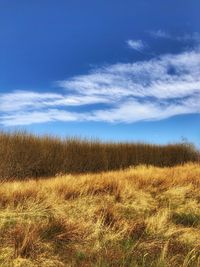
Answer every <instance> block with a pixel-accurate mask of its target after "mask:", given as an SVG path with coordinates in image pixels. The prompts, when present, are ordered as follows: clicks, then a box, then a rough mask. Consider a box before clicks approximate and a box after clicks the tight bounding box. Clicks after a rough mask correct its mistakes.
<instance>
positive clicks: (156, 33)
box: [149, 30, 171, 38]
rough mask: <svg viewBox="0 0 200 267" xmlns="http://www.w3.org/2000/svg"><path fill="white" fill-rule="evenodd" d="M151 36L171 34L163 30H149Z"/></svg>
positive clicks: (166, 36) (159, 36)
mask: <svg viewBox="0 0 200 267" xmlns="http://www.w3.org/2000/svg"><path fill="white" fill-rule="evenodd" d="M149 33H150V35H151V36H153V37H155V38H171V35H170V34H169V33H168V32H166V31H163V30H157V31H150V32H149Z"/></svg>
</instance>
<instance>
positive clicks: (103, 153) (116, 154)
mask: <svg viewBox="0 0 200 267" xmlns="http://www.w3.org/2000/svg"><path fill="white" fill-rule="evenodd" d="M198 158H199V153H198V151H197V150H196V149H195V148H194V147H193V146H192V145H191V144H187V143H180V144H170V145H166V146H161V145H151V144H142V143H135V144H134V143H102V142H100V141H89V140H78V139H59V138H55V137H49V136H43V137H38V136H33V135H30V134H26V133H22V132H19V133H11V134H9V133H3V132H2V133H0V179H1V180H2V179H15V178H19V179H22V178H23V179H24V178H38V177H47V176H55V175H57V174H61V173H62V174H66V173H88V172H100V171H109V170H117V169H124V168H127V167H129V166H136V165H139V164H145V165H154V166H159V167H164V166H168V167H169V166H175V165H177V164H184V163H186V162H195V161H197V160H198Z"/></svg>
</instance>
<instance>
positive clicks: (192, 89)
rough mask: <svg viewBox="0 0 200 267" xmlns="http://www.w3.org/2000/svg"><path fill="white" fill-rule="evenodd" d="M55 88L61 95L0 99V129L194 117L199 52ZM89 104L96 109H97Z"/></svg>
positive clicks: (107, 69) (106, 70)
mask: <svg viewBox="0 0 200 267" xmlns="http://www.w3.org/2000/svg"><path fill="white" fill-rule="evenodd" d="M57 85H58V86H59V87H61V88H62V90H63V91H62V93H59V94H58V93H38V92H28V91H14V92H11V93H9V94H8V93H7V94H6V93H4V94H1V95H0V124H2V125H4V126H12V125H27V124H31V123H44V122H49V121H106V122H125V123H129V122H136V121H141V120H160V119H165V118H168V117H171V116H175V115H181V114H190V113H200V50H199V49H193V50H191V51H188V52H184V53H180V54H177V55H172V54H168V55H163V56H160V57H156V58H153V59H151V60H146V61H139V62H134V63H118V64H113V65H108V66H103V67H101V68H97V69H93V70H92V71H91V72H90V73H88V74H85V75H79V76H75V77H72V78H70V79H67V80H64V81H59V82H57ZM95 104H99V105H98V108H97V106H96V105H95ZM102 104H103V105H102ZM80 106H87V109H80Z"/></svg>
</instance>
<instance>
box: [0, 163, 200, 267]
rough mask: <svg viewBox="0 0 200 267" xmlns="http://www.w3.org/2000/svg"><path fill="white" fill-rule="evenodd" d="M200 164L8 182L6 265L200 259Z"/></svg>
mask: <svg viewBox="0 0 200 267" xmlns="http://www.w3.org/2000/svg"><path fill="white" fill-rule="evenodd" d="M199 237H200V166H199V165H197V164H186V165H184V166H178V167H172V168H156V167H145V166H138V167H136V168H128V169H126V170H123V171H113V172H104V173H99V174H85V175H66V176H57V177H53V178H48V179H42V180H28V181H13V182H11V181H10V182H4V183H3V182H2V184H1V187H0V266H2V267H8V266H30V267H31V266H40V267H44V266H48V267H53V266H119V267H120V266H146V267H149V266H160V267H161V266H162V267H163V266H169V267H176V266H177V267H180V266H184V267H187V266H191V267H195V266H196V267H198V266H200V239H199Z"/></svg>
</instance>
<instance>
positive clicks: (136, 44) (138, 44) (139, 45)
mask: <svg viewBox="0 0 200 267" xmlns="http://www.w3.org/2000/svg"><path fill="white" fill-rule="evenodd" d="M127 44H128V46H129V47H130V48H131V49H134V50H136V51H139V52H141V51H142V50H144V48H145V44H144V42H143V41H142V40H128V41H127Z"/></svg>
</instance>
